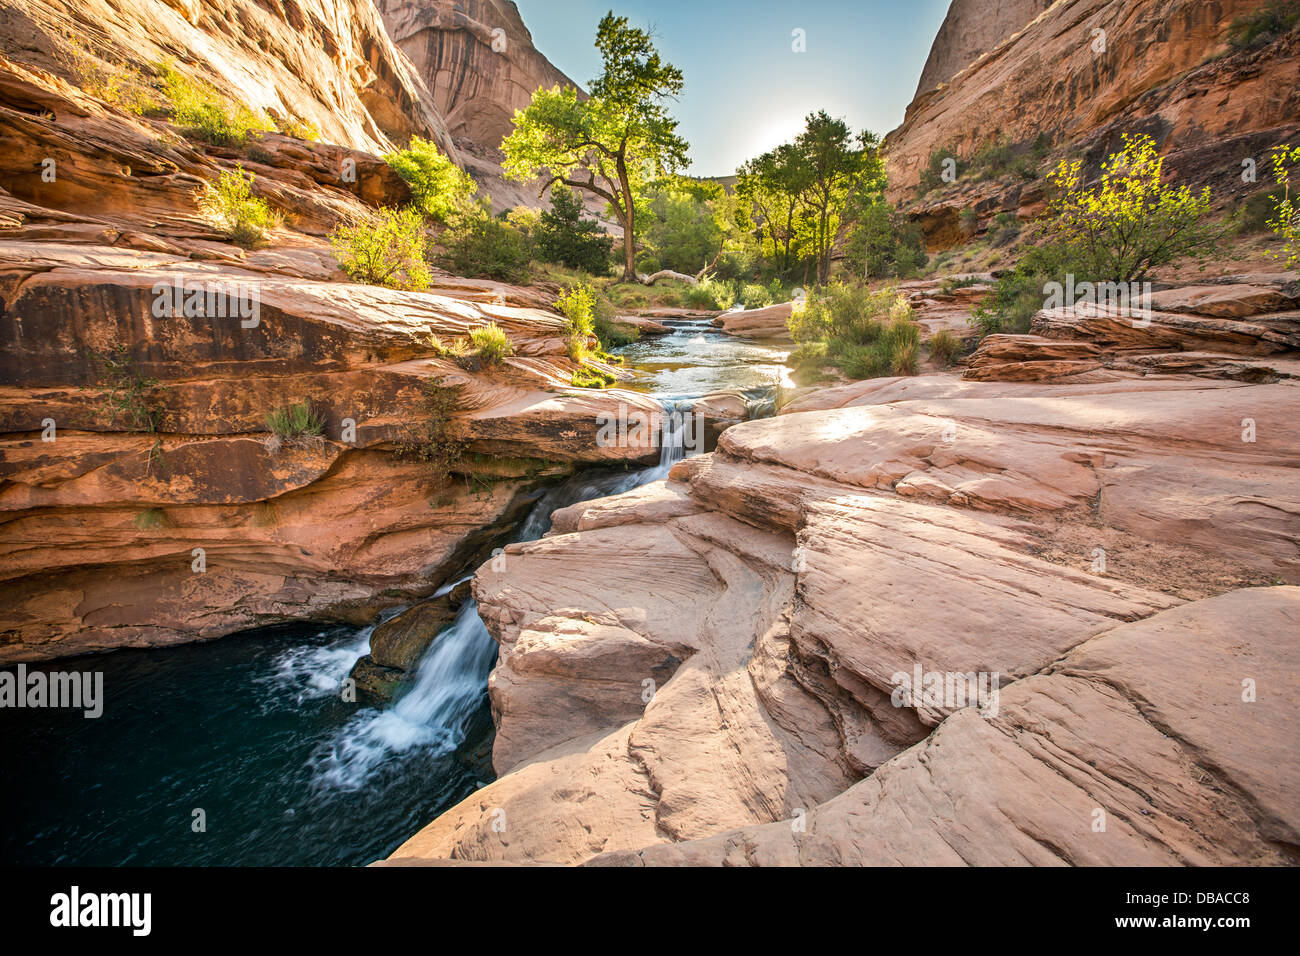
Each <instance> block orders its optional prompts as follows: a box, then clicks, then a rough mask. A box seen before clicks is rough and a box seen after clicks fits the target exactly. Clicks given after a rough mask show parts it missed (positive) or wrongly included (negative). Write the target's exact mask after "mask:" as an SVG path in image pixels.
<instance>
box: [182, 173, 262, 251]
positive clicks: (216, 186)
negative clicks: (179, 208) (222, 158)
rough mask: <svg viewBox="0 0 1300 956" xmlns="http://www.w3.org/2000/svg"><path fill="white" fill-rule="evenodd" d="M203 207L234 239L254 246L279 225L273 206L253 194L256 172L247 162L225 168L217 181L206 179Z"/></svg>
mask: <svg viewBox="0 0 1300 956" xmlns="http://www.w3.org/2000/svg"><path fill="white" fill-rule="evenodd" d="M199 208H200V209H201V210H203V212H204V213H206V214H207V215H208V216H210V217H211V218H212V219H213V220H214V221H215V222H216V223H217V224H218V225H220V226H221V228H222V229H223V230H224V232H225V234H226V238H227V239H229V240H230V241H231V242H233V243H235V244H237V245H240V246H243V247H244V248H246V249H252V248H254V247H255V246H257V245H258V244H259V243H261V242H263V241H264V240H265V239H266V233H267V230H268V229H271V228H273V227H274V225H275V217H274V215H272V213H271V207H270V206H268V205H267V204H266V201H265V200H263V199H258V198H257V197H255V196H254V195H253V174H252V173H245V172H244V167H243V166H237V167H235V169H227V170H222V172H221V175H220V176H219V177H218V178H217V181H216V182H215V183H204V186H203V195H202V196H200V198H199Z"/></svg>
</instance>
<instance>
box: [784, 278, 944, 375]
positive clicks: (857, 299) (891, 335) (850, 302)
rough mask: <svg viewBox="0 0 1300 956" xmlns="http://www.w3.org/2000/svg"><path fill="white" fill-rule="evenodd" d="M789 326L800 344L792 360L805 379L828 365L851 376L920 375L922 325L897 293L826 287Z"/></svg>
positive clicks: (833, 286) (797, 312)
mask: <svg viewBox="0 0 1300 956" xmlns="http://www.w3.org/2000/svg"><path fill="white" fill-rule="evenodd" d="M789 327H790V334H791V335H792V336H793V337H794V340H795V342H796V343H798V347H797V348H796V349H795V352H794V355H793V357H792V358H793V361H794V364H795V366H796V369H797V371H799V372H800V373H801V374H802V375H804V376H806V374H807V373H808V372H809V371H811V370H813V369H815V368H818V367H821V366H823V365H827V364H831V365H835V366H837V367H838V368H839V369H840V371H842V372H843V373H844V374H845V375H847V376H849V377H850V378H876V377H879V376H882V375H914V374H916V370H917V367H918V364H919V355H920V339H921V327H920V326H919V325H917V324H916V322H915V321H913V319H912V310H911V307H910V306H909V305H908V304H907V300H906V299H904V298H903V297H902V296H901V295H899V294H898V292H897V291H896V290H894V289H881V290H879V291H876V292H873V291H871V290H870V289H867V288H865V287H861V286H849V285H844V284H840V283H836V284H832V285H830V286H826V287H824V288H822V289H820V290H818V291H817V292H816V293H815V294H814V295H813V296H811V297H810V298H809V300H808V302H807V304H806V305H805V306H804V308H802V309H799V310H797V311H795V312H794V313H793V314H792V315H791V316H790V320H789Z"/></svg>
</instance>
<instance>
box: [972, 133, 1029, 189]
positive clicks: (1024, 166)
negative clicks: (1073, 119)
mask: <svg viewBox="0 0 1300 956" xmlns="http://www.w3.org/2000/svg"><path fill="white" fill-rule="evenodd" d="M1040 150H1041V152H1040ZM1044 155H1046V145H1045V142H1044V141H1043V139H1042V134H1041V133H1040V134H1039V139H1038V140H1035V141H1034V143H1033V144H1032V145H1013V144H1012V143H1011V141H1010V140H1009V139H1007V138H1006V137H1000V138H999V139H997V140H996V141H994V142H992V143H989V144H988V145H987V146H985V147H984V148H983V149H981V150H979V152H977V153H976V154H975V155H974V156H972V157H971V161H970V165H971V168H972V169H973V170H975V171H976V172H977V173H978V174H979V178H980V179H998V178H1000V177H1002V176H1006V175H1008V174H1013V175H1016V176H1019V177H1020V178H1021V179H1035V178H1037V176H1038V160H1039V159H1041V157H1042V156H1044Z"/></svg>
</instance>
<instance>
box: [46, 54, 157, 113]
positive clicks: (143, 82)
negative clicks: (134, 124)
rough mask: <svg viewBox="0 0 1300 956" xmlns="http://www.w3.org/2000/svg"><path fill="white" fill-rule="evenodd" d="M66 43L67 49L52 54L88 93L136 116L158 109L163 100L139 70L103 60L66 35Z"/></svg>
mask: <svg viewBox="0 0 1300 956" xmlns="http://www.w3.org/2000/svg"><path fill="white" fill-rule="evenodd" d="M66 42H67V45H68V49H67V52H62V51H60V52H59V53H56V54H55V56H56V58H57V59H58V60H59V61H60V62H62V63H64V65H66V66H67V68H68V71H69V72H70V73H71V74H72V79H73V81H74V82H75V83H76V84H77V85H78V86H80V87H81V88H82V89H83V90H85V91H86V92H87V93H89V94H90V95H91V96H96V97H98V98H99V99H101V100H103V101H104V102H105V103H108V104H109V105H110V106H115V107H117V108H118V109H120V110H124V111H125V112H127V113H133V114H135V115H136V116H146V115H149V114H151V113H156V112H158V111H159V110H160V108H161V106H162V103H161V102H160V101H159V99H158V93H157V91H156V90H155V89H153V87H152V86H151V85H150V83H149V81H148V79H147V78H146V77H145V76H144V75H143V74H142V73H141V72H140V71H139V70H137V69H135V68H134V67H132V66H129V65H126V64H115V63H106V62H105V61H102V60H101V59H100V58H99V57H97V56H95V55H94V54H93V53H91V52H90V51H88V50H87V49H86V48H85V47H84V46H82V44H81V43H80V42H79V41H78V40H77V39H76V38H75V37H67V38H66Z"/></svg>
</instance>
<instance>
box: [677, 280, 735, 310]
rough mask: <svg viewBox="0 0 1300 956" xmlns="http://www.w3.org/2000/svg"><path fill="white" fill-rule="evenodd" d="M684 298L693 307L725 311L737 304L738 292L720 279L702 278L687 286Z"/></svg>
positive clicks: (688, 305) (689, 306)
mask: <svg viewBox="0 0 1300 956" xmlns="http://www.w3.org/2000/svg"><path fill="white" fill-rule="evenodd" d="M683 299H684V301H685V302H686V305H687V307H688V308H691V309H702V310H711V311H717V312H725V311H726V310H727V309H730V308H731V307H732V306H733V305H735V304H736V292H735V289H733V288H732V287H731V285H729V284H728V283H726V282H722V281H721V280H719V279H701V280H700V281H699V282H697V283H695V285H692V286H687V287H686V291H685V293H684V294H683Z"/></svg>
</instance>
